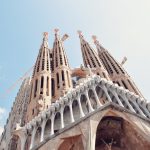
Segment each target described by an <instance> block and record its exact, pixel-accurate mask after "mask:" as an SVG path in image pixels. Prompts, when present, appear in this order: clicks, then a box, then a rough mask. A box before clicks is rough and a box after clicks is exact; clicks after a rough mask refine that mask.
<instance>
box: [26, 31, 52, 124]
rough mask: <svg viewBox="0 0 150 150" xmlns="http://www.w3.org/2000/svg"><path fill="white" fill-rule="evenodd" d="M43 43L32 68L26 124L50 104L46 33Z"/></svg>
mask: <svg viewBox="0 0 150 150" xmlns="http://www.w3.org/2000/svg"><path fill="white" fill-rule="evenodd" d="M43 36H44V37H43V42H42V45H41V48H40V50H39V54H38V57H37V60H36V63H35V66H34V71H33V77H32V81H31V95H30V101H29V104H28V109H27V118H26V119H27V122H28V121H30V120H31V119H32V118H34V117H35V116H37V114H38V113H39V112H40V111H42V110H44V109H46V108H48V106H49V105H50V104H51V69H50V55H49V46H48V33H47V32H44V34H43Z"/></svg>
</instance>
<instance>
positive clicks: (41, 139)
mask: <svg viewBox="0 0 150 150" xmlns="http://www.w3.org/2000/svg"><path fill="white" fill-rule="evenodd" d="M45 125H46V120H43V122H42V125H41V128H42V132H41V138H40V142H42V141H43V140H44V132H45Z"/></svg>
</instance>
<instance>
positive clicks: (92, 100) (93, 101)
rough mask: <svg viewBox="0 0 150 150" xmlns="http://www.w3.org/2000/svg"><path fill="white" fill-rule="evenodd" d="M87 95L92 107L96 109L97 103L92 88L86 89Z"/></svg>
mask: <svg viewBox="0 0 150 150" xmlns="http://www.w3.org/2000/svg"><path fill="white" fill-rule="evenodd" d="M88 96H89V99H90V102H91V106H92V108H93V109H97V106H98V104H97V102H96V97H95V95H94V92H93V90H92V89H89V90H88Z"/></svg>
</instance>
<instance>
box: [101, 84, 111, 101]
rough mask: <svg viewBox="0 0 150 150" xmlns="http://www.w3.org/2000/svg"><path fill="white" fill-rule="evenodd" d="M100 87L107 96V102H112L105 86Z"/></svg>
mask: <svg viewBox="0 0 150 150" xmlns="http://www.w3.org/2000/svg"><path fill="white" fill-rule="evenodd" d="M102 89H103V90H104V92H105V94H106V97H107V98H108V101H109V102H112V100H111V98H110V96H109V94H108V91H107V88H106V87H105V86H104V85H103V86H102Z"/></svg>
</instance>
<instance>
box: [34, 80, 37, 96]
mask: <svg viewBox="0 0 150 150" xmlns="http://www.w3.org/2000/svg"><path fill="white" fill-rule="evenodd" d="M37 85H38V80H37V79H36V81H35V86H34V97H36V92H37Z"/></svg>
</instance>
